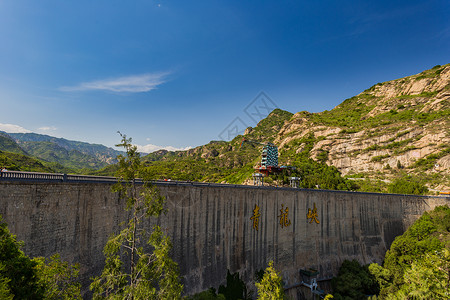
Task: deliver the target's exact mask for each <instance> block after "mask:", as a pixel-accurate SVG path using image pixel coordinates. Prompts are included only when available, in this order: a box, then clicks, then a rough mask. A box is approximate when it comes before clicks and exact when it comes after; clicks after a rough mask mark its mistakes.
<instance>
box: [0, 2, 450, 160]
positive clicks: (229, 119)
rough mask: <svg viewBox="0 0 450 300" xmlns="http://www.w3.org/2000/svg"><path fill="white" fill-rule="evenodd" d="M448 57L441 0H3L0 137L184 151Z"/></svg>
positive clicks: (449, 35) (447, 15)
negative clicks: (276, 111)
mask: <svg viewBox="0 0 450 300" xmlns="http://www.w3.org/2000/svg"><path fill="white" fill-rule="evenodd" d="M449 62H450V3H449V1H448V0H430V1H414V0H409V1H392V0H391V1H345V0H344V1H342V0H341V1H263V0H260V1H216V0H210V1H171V0H161V1H151V0H133V1H119V0H108V1H106V0H96V1H85V0H78V1H57V0H52V1H50V0H40V1H34V0H0V105H1V115H0V130H6V131H32V132H37V133H43V134H48V135H52V136H58V137H64V138H67V139H72V140H79V141H85V142H90V143H100V144H104V145H106V146H113V145H114V144H115V143H117V142H119V140H120V137H119V136H118V134H117V131H118V130H120V131H121V132H122V133H125V134H127V135H128V136H130V137H132V138H133V141H134V142H135V143H136V144H138V145H140V146H142V147H141V148H140V149H142V150H143V151H151V150H154V149H157V148H158V147H169V146H170V147H173V148H170V149H175V148H178V149H180V148H185V147H189V146H198V145H202V144H206V143H208V142H209V141H211V140H218V139H221V138H224V139H228V138H230V137H232V133H233V132H234V131H233V130H234V129H236V130H235V131H240V130H241V127H243V126H244V125H245V126H254V125H255V122H254V120H253V119H255V118H256V117H255V115H252V114H251V113H250V114H247V113H248V112H249V111H250V110H251V109H257V108H258V107H260V108H261V105H260V104H261V103H266V104H267V103H270V104H271V106H276V107H279V108H281V109H285V110H288V111H290V112H293V113H295V112H299V111H303V110H307V111H310V112H320V111H323V110H330V109H332V108H333V107H335V106H336V105H338V104H339V103H341V102H342V101H343V100H345V99H346V98H349V97H352V96H354V95H356V94H358V93H360V92H362V91H363V90H365V89H367V88H369V87H370V86H372V85H374V84H376V83H378V82H383V81H388V80H392V79H396V78H400V77H404V76H408V75H413V74H416V73H419V72H421V71H423V70H425V69H429V68H431V67H433V66H435V65H438V64H441V65H442V64H446V63H449ZM261 92H263V94H261ZM261 95H263V96H264V97H265V98H264V99H261ZM267 97H268V98H267ZM261 101H262V102H261ZM264 101H265V102H264ZM246 112H247V113H246ZM263 114H264V109H262V110H260V116H262V115H263ZM252 116H253V117H255V118H252ZM144 146H146V147H144Z"/></svg>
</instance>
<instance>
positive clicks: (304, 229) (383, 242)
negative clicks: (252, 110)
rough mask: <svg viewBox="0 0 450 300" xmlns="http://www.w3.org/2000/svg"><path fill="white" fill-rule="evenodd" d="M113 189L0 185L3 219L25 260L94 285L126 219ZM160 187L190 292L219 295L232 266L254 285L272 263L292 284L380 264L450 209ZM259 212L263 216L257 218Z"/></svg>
mask: <svg viewBox="0 0 450 300" xmlns="http://www.w3.org/2000/svg"><path fill="white" fill-rule="evenodd" d="M110 187H111V185H110V184H106V183H105V184H100V183H23V182H0V195H1V201H0V214H1V215H2V216H3V219H4V220H5V221H6V222H7V223H8V226H9V228H10V231H11V232H12V233H13V234H16V235H17V237H18V239H19V240H23V241H24V242H25V246H24V251H25V253H26V254H28V255H30V256H46V257H49V256H50V255H52V254H53V253H55V252H58V253H60V254H61V257H62V258H63V259H65V260H67V261H69V262H71V263H74V262H79V263H80V264H81V270H80V271H81V272H80V273H81V279H82V283H83V286H84V288H86V287H87V286H88V284H89V277H91V276H93V275H98V274H100V272H101V270H102V268H103V262H104V257H103V253H102V251H103V247H104V245H105V243H106V241H107V239H108V237H109V236H110V234H111V233H113V232H117V230H118V229H119V224H120V222H122V221H124V220H126V219H127V212H125V211H124V206H123V203H122V201H121V200H119V198H118V196H117V195H116V194H113V193H112V192H111V191H110ZM158 187H159V189H160V191H161V194H162V195H163V196H165V197H166V199H167V207H168V209H169V211H168V213H167V215H163V216H161V217H160V218H159V219H158V220H155V221H154V222H157V223H158V224H160V225H161V226H162V228H163V230H164V231H165V232H167V233H168V234H169V235H170V236H171V238H172V243H173V258H174V260H175V261H176V262H177V263H178V265H179V267H180V273H181V275H182V276H183V278H184V279H183V283H184V285H185V293H188V294H191V293H194V292H199V291H201V290H204V289H207V288H209V287H211V286H213V287H216V288H217V287H218V285H219V284H221V283H223V282H224V279H225V277H226V271H227V269H229V270H231V271H233V272H235V271H239V272H240V274H241V275H242V276H243V277H244V278H245V279H246V280H252V279H253V275H254V273H255V272H256V271H258V270H260V269H263V268H265V267H266V266H267V263H268V262H269V260H274V262H275V266H276V268H277V269H278V270H282V275H283V279H284V281H285V284H286V285H292V284H296V283H298V282H299V281H300V278H299V269H305V268H316V269H318V270H319V271H320V275H319V277H320V278H329V277H331V276H333V275H336V274H337V271H338V268H339V266H340V264H341V263H342V261H343V260H345V259H357V260H358V261H360V262H361V263H364V264H366V263H371V262H378V263H380V262H381V261H382V259H383V257H384V255H385V252H386V250H387V249H388V248H389V246H390V244H391V243H392V241H393V240H394V238H395V237H396V236H398V235H400V234H402V233H403V232H404V230H405V229H406V228H407V227H408V226H409V225H410V224H411V223H412V222H414V220H416V219H417V218H418V217H420V215H421V214H422V213H423V212H424V211H428V210H431V209H433V208H434V207H436V206H438V205H443V204H447V203H448V202H450V199H449V198H444V197H423V196H405V195H390V194H389V195H388V194H371V193H354V192H340V191H321V190H302V189H284V188H256V187H252V186H247V187H246V186H232V185H230V186H216V185H212V186H207V185H204V184H198V185H197V184H181V185H178V184H174V183H171V184H169V183H167V184H164V183H160V184H158ZM314 207H315V208H316V210H314ZM256 208H258V209H259V210H257V213H259V217H258V218H253V219H252V217H253V216H254V213H255V211H254V210H255V209H256ZM286 209H288V210H287V211H286ZM286 212H287V214H286ZM308 212H309V213H310V214H308ZM314 212H316V213H317V215H314V214H313V213H314ZM308 215H309V216H310V218H308ZM283 216H286V218H283ZM312 216H314V217H312ZM255 219H257V220H258V221H259V222H258V224H257V225H258V230H256V228H255V227H254V221H255ZM316 220H317V221H318V222H319V223H317V222H316ZM280 222H281V223H280ZM152 225H153V224H148V226H149V227H150V226H152Z"/></svg>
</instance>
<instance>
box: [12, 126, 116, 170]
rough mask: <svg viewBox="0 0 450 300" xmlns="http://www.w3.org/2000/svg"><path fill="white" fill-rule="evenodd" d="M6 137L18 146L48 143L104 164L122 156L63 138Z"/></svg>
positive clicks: (113, 151) (105, 148) (25, 134)
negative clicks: (30, 143) (10, 138)
mask: <svg viewBox="0 0 450 300" xmlns="http://www.w3.org/2000/svg"><path fill="white" fill-rule="evenodd" d="M8 135H9V136H11V137H12V138H13V139H14V140H15V141H16V142H17V143H19V145H24V144H26V143H28V142H50V143H53V144H56V145H58V146H60V147H62V148H64V149H66V150H68V151H72V150H75V151H78V152H80V153H83V154H86V155H90V156H92V157H94V158H96V159H97V160H98V161H100V162H104V163H106V164H111V163H114V162H115V159H116V157H117V155H119V154H123V152H121V151H117V150H114V149H112V148H109V147H106V146H104V145H100V144H90V143H85V142H78V141H71V140H66V139H64V138H56V137H52V136H49V135H43V134H37V133H8ZM25 147H26V146H25Z"/></svg>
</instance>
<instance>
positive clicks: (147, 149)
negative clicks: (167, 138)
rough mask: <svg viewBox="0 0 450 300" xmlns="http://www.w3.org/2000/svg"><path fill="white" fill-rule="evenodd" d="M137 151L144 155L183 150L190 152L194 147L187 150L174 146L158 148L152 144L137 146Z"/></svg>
mask: <svg viewBox="0 0 450 300" xmlns="http://www.w3.org/2000/svg"><path fill="white" fill-rule="evenodd" d="M136 147H137V150H138V151H139V152H142V153H152V152H155V151H158V150H168V151H183V150H189V149H191V148H192V147H185V148H176V147H172V146H157V145H152V144H147V145H143V146H142V145H136Z"/></svg>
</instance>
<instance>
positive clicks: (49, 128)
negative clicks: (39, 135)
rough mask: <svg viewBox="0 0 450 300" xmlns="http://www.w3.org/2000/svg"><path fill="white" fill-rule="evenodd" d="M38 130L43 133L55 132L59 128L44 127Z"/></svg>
mask: <svg viewBox="0 0 450 300" xmlns="http://www.w3.org/2000/svg"><path fill="white" fill-rule="evenodd" d="M38 129H39V130H41V131H55V130H57V129H58V128H56V127H55V126H43V127H39V128H38Z"/></svg>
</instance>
